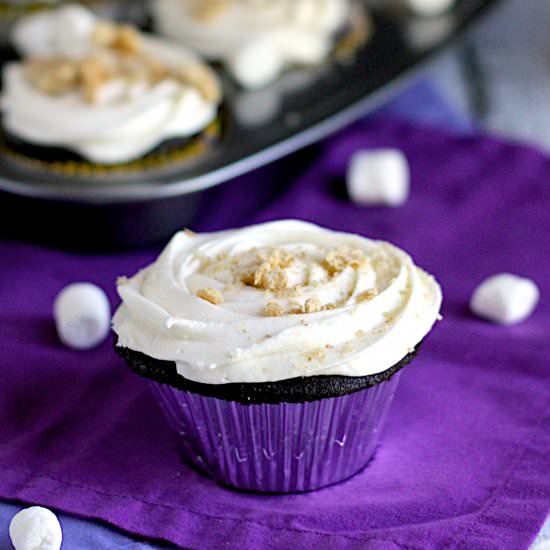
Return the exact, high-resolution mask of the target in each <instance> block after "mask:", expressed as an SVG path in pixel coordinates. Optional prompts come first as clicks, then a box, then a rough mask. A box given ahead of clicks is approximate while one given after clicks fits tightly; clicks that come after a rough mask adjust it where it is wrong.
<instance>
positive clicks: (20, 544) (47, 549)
mask: <svg viewBox="0 0 550 550" xmlns="http://www.w3.org/2000/svg"><path fill="white" fill-rule="evenodd" d="M10 538H11V542H12V544H13V547H14V548H15V550H59V548H61V540H62V538H63V535H62V533H61V525H59V521H58V519H57V517H56V516H55V514H54V513H53V512H52V511H50V510H48V509H47V508H42V507H41V506H31V507H30V508H25V509H24V510H21V511H19V512H17V514H15V516H13V518H12V520H11V523H10Z"/></svg>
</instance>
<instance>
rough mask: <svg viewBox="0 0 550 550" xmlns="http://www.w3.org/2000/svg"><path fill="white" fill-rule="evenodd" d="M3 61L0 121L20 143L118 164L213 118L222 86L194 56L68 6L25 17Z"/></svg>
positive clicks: (192, 131) (195, 131) (191, 132)
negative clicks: (11, 55)
mask: <svg viewBox="0 0 550 550" xmlns="http://www.w3.org/2000/svg"><path fill="white" fill-rule="evenodd" d="M12 41H13V44H14V47H15V49H16V50H17V52H18V53H19V54H20V56H21V57H22V59H21V60H20V61H17V62H11V63H8V64H6V65H5V66H4V72H3V90H2V96H1V98H0V107H1V109H2V113H3V126H4V129H5V131H6V132H7V134H8V135H9V136H12V137H14V138H15V139H16V140H18V141H19V142H23V143H27V144H31V145H33V146H40V147H48V148H50V147H55V148H62V149H65V150H68V151H70V152H73V153H77V154H78V155H80V156H81V157H83V158H84V159H87V160H88V161H90V162H92V163H95V164H100V165H113V164H117V163H125V162H128V161H131V160H133V159H136V158H139V157H141V156H142V155H145V154H147V153H148V152H150V151H151V150H153V149H154V148H155V147H157V146H158V145H159V144H161V143H163V142H165V141H166V140H169V139H172V138H178V139H181V138H187V137H189V136H193V135H196V134H198V133H200V132H201V131H203V130H204V129H205V128H206V127H207V126H208V125H209V124H210V123H211V122H212V121H214V120H215V118H216V116H217V112H218V107H219V104H220V101H221V89H220V85H219V83H218V80H217V78H216V76H215V74H214V73H213V72H212V71H211V69H210V68H209V67H207V66H206V65H204V64H203V63H202V62H201V61H200V60H199V59H198V58H197V57H196V56H195V55H194V54H192V53H190V52H188V51H187V50H185V49H184V48H183V47H181V46H177V45H173V44H171V43H170V42H168V41H166V40H162V39H159V38H156V37H153V36H151V35H147V34H144V33H142V32H140V31H138V30H137V29H136V28H134V27H131V26H129V25H117V24H115V23H111V22H108V21H103V20H100V19H98V18H97V17H96V16H95V15H93V14H92V13H91V12H90V11H88V10H87V9H85V8H84V7H81V6H76V5H71V6H66V7H63V8H60V9H59V10H54V11H50V12H44V13H38V14H35V15H32V16H28V17H26V18H24V19H22V20H21V21H20V22H19V23H18V24H17V25H16V26H15V27H14V29H13V33H12Z"/></svg>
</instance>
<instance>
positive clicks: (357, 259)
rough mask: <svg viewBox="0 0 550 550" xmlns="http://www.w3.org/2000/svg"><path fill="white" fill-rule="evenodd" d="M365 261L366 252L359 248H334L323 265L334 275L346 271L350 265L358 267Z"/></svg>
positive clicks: (354, 267)
mask: <svg viewBox="0 0 550 550" xmlns="http://www.w3.org/2000/svg"><path fill="white" fill-rule="evenodd" d="M365 262H366V257H365V254H364V253H363V251H362V250H359V249H358V248H334V249H332V250H330V251H329V253H328V254H327V255H326V257H325V258H324V259H323V261H322V262H321V266H322V267H323V268H324V269H325V270H326V271H327V272H328V274H329V275H330V276H331V277H332V276H334V275H336V274H337V273H341V272H342V271H344V269H346V267H348V266H349V267H352V268H353V269H358V268H359V267H361V266H362V265H363V264H364V263H365Z"/></svg>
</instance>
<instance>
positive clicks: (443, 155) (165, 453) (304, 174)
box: [0, 121, 550, 550]
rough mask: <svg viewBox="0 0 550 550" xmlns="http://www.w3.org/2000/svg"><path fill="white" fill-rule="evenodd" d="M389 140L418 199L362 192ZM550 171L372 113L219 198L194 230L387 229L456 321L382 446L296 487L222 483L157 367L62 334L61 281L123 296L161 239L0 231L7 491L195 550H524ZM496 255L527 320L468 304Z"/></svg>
mask: <svg viewBox="0 0 550 550" xmlns="http://www.w3.org/2000/svg"><path fill="white" fill-rule="evenodd" d="M381 146H392V147H400V148H401V149H403V150H404V151H405V153H406V154H407V156H408V158H409V160H410V163H411V167H412V177H413V181H412V196H411V199H410V200H409V202H408V203H407V204H406V205H405V206H403V207H402V208H399V209H395V210H390V209H385V208H372V209H366V208H359V207H356V206H353V205H352V204H351V203H349V202H348V201H347V199H346V198H345V194H344V192H343V188H344V174H345V167H346V163H347V160H348V158H349V156H350V154H351V153H352V152H353V151H355V150H357V149H359V148H362V147H381ZM549 173H550V161H549V160H548V159H547V158H545V157H544V156H543V155H541V154H539V153H537V152H536V151H533V150H531V149H528V148H522V147H518V146H512V145H507V144H504V143H502V142H500V141H498V140H495V139H490V138H457V137H449V136H447V135H446V134H444V133H442V132H439V131H436V130H432V129H428V128H418V127H414V126H410V125H407V124H403V123H399V122H391V121H379V122H377V123H374V124H373V123H370V124H365V123H360V124H357V125H355V126H354V127H352V128H350V129H349V130H348V131H346V132H344V133H343V134H340V135H339V136H338V137H336V138H334V139H332V140H329V141H327V142H325V143H323V144H322V145H319V146H316V147H313V148H309V149H307V150H306V151H304V152H302V153H300V154H298V155H296V156H294V157H292V159H291V160H289V161H288V162H284V163H277V164H276V165H274V166H273V167H268V168H266V169H263V170H260V171H257V172H255V173H253V174H250V175H248V176H245V177H242V178H240V179H238V180H236V181H234V182H232V183H229V184H226V185H223V186H220V187H219V188H217V189H213V190H212V191H211V192H210V193H209V194H208V196H207V197H206V200H205V204H204V209H203V211H202V213H201V215H200V223H198V224H197V225H196V226H195V227H194V229H197V230H211V229H220V228H224V227H230V226H238V225H244V224H245V223H246V224H248V223H252V222H259V221H264V220H268V219H273V218H282V217H299V218H302V219H306V220H311V221H315V222H318V223H321V224H323V225H326V226H328V227H331V228H335V229H342V230H347V231H355V232H358V233H362V234H365V235H368V236H369V237H373V238H383V239H388V240H390V241H393V242H395V243H396V244H397V245H399V246H402V247H404V248H405V249H407V250H408V251H410V252H411V253H412V254H413V256H414V257H415V260H416V261H417V262H418V263H419V264H420V265H421V266H423V267H425V268H426V269H428V270H429V271H431V272H432V273H434V274H435V275H436V276H437V278H438V279H439V281H440V282H441V283H442V285H443V287H444V292H445V306H444V311H443V314H444V317H445V319H444V321H443V322H442V323H439V324H438V326H436V328H435V330H434V332H433V334H432V335H431V336H430V337H429V338H428V339H427V341H426V343H425V346H424V347H423V349H422V352H421V353H420V355H419V357H418V359H417V360H416V361H415V362H414V363H413V364H412V365H411V366H409V367H407V368H406V369H405V370H404V372H403V376H402V378H401V382H400V387H399V388H398V391H397V394H396V398H395V402H394V406H393V409H392V411H391V412H390V416H389V419H388V425H387V428H386V430H385V432H384V434H383V438H382V443H381V446H380V449H379V450H378V453H377V455H376V456H375V459H374V460H373V462H372V463H371V464H370V465H369V466H368V467H367V468H366V469H365V470H364V471H363V472H362V473H360V474H359V475H357V476H356V477H354V478H352V479H350V480H349V481H347V482H344V483H342V484H340V485H337V486H334V487H331V488H328V489H324V490H321V491H318V492H315V493H309V494H303V495H289V496H262V495H254V494H246V493H239V492H236V491H232V490H230V489H226V488H223V487H220V486H218V485H216V484H214V483H213V482H211V481H210V480H208V479H207V478H205V477H203V476H202V475H201V474H199V473H197V472H195V471H194V470H192V469H191V468H189V467H188V466H186V465H185V464H183V463H182V462H181V460H180V457H179V455H178V452H177V448H176V442H175V440H174V439H173V438H172V435H171V433H170V431H169V429H168V428H167V426H166V425H165V423H164V419H163V418H162V417H161V416H160V412H159V408H158V406H157V404H156V403H155V401H154V399H153V398H152V396H151V395H150V394H149V390H148V387H147V384H146V382H145V381H143V380H142V379H140V378H139V377H137V376H135V375H132V374H131V373H130V372H128V370H127V369H126V367H125V366H124V365H123V364H122V363H121V361H120V360H119V359H118V358H117V357H116V356H115V355H114V353H113V351H112V349H111V346H112V341H109V342H106V343H105V344H104V345H103V346H101V347H100V348H98V349H97V350H94V351H91V352H73V351H70V350H68V349H65V348H63V347H62V346H61V345H60V344H59V343H58V341H57V338H56V336H55V332H54V328H53V324H52V320H51V313H50V312H51V305H52V301H53V298H54V296H55V294H56V293H57V292H58V291H59V290H60V289H61V288H62V287H63V285H65V284H67V283H69V282H73V281H75V280H89V281H92V282H95V283H98V284H100V285H101V286H103V287H104V288H105V289H106V290H107V292H108V293H109V297H110V298H111V300H112V303H113V305H115V304H116V303H117V302H118V300H117V298H116V296H115V291H114V280H115V277H116V276H118V275H124V274H126V275H130V274H133V273H134V272H135V271H136V270H137V269H138V268H140V267H143V266H144V265H146V264H147V263H148V262H150V261H151V260H152V259H153V258H154V257H155V256H156V254H157V253H158V250H155V251H141V252H128V253H124V254H117V255H101V256H80V255H74V254H68V253H65V252H59V251H53V250H46V249H42V248H37V247H33V246H30V245H22V244H17V243H3V244H0V257H1V258H3V261H2V262H1V264H0V304H1V308H0V331H1V334H2V337H1V340H0V373H1V386H0V388H1V389H0V497H1V498H6V499H13V500H20V501H23V502H29V503H40V504H43V505H47V506H51V507H54V508H57V509H59V510H62V511H66V512H71V513H74V514H78V515H81V516H84V517H89V518H97V519H102V520H105V521H107V522H109V523H110V524H112V525H115V526H117V527H119V528H121V529H124V530H126V531H129V532H131V533H135V534H139V535H143V536H146V537H151V538H155V539H163V540H167V541H171V542H173V543H175V544H178V545H181V546H184V547H187V548H197V549H201V548H205V549H206V548H217V547H220V546H222V545H226V546H229V547H238V548H273V547H277V548H290V547H296V548H350V549H354V548H357V549H363V548H374V549H378V548H407V549H426V548H434V549H435V548H447V547H451V548H468V549H471V548H480V549H485V548H487V549H489V548H495V549H497V548H498V549H499V550H503V549H507V548H510V549H514V550H517V549H521V548H526V547H527V546H528V544H529V542H530V541H531V540H532V539H533V538H534V536H535V535H536V533H537V531H538V530H539V529H540V527H541V525H542V523H543V521H544V519H545V516H546V514H547V512H548V511H549V509H550V476H549V475H548V472H549V471H550V384H549V382H550V370H549V369H550V366H549V363H550V337H549V334H550V302H549V296H550V244H549V243H550V214H549V212H550V186H549V183H548V180H547V175H548V174H549ZM67 230H70V228H67ZM498 271H512V272H515V273H518V274H520V275H524V276H527V277H531V278H533V279H534V280H535V281H536V282H537V284H538V285H539V286H540V288H541V294H542V299H541V304H540V305H539V307H538V309H537V311H536V312H535V314H534V315H533V317H532V318H530V319H529V320H528V321H526V322H525V323H523V324H521V325H518V326H515V327H508V328H506V327H500V326H494V325H491V324H488V323H485V322H483V321H480V320H477V319H475V318H473V317H472V316H471V315H470V314H469V312H468V309H467V303H468V298H469V296H470V293H471V292H472V290H473V289H474V288H475V286H476V285H477V284H478V283H479V282H480V281H481V280H482V279H483V278H484V277H486V276H488V275H490V274H492V273H494V272H498Z"/></svg>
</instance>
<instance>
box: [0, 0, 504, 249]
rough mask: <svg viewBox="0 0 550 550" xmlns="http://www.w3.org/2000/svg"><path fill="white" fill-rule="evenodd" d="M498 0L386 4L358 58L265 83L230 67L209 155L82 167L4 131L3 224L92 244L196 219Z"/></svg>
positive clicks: (0, 164) (368, 102)
mask: <svg viewBox="0 0 550 550" xmlns="http://www.w3.org/2000/svg"><path fill="white" fill-rule="evenodd" d="M496 3H498V0H461V1H460V0H459V2H458V3H457V5H456V7H455V8H454V9H453V10H452V11H451V12H449V13H448V14H446V15H443V16H440V17H436V18H418V17H414V16H411V15H408V14H402V13H396V12H390V11H384V10H375V11H374V13H373V25H374V30H373V33H372V36H371V38H370V40H369V42H368V43H367V44H366V45H364V46H362V47H360V48H358V49H357V50H356V51H355V52H353V54H352V55H350V56H349V57H347V58H345V59H343V60H336V59H330V60H328V61H327V62H326V63H325V64H323V65H322V66H320V67H317V68H314V69H307V70H305V69H303V70H302V69H300V70H292V71H289V72H287V73H286V74H284V75H283V76H282V77H281V78H280V79H279V80H278V81H277V82H275V83H273V84H272V85H270V86H268V87H266V88H264V89H261V90H257V91H246V90H243V89H240V88H239V87H238V86H237V85H236V84H235V83H234V82H233V81H232V80H231V79H230V78H229V77H228V76H227V75H225V74H224V72H223V70H222V69H220V77H221V79H222V83H223V87H224V94H225V97H224V105H223V109H222V111H221V115H220V119H219V120H218V125H217V128H216V129H215V131H214V132H213V134H214V135H215V136H216V137H215V139H212V140H211V141H208V140H206V142H205V143H203V144H202V147H201V150H200V154H192V155H185V154H181V155H180V156H179V157H178V156H177V155H171V157H170V161H169V162H158V163H155V162H151V163H148V164H147V165H146V166H144V165H143V164H140V163H137V164H136V165H135V166H130V167H128V169H123V170H116V169H115V170H101V171H95V170H90V171H88V172H87V171H85V170H84V171H82V170H79V171H75V172H74V173H71V171H67V170H56V167H55V166H48V165H45V164H44V163H43V162H39V161H32V160H30V159H26V158H22V157H21V156H20V155H18V154H16V153H13V152H12V151H10V149H9V148H6V147H5V142H2V140H0V191H1V195H0V231H2V233H3V234H8V235H10V236H14V237H17V238H30V239H32V240H41V241H45V242H47V243H49V244H56V245H66V246H71V245H74V244H78V246H79V247H82V246H87V247H92V248H105V247H127V246H135V245H141V244H144V243H147V242H152V241H156V240H160V239H163V238H165V237H166V236H168V235H169V234H171V233H173V232H174V231H175V230H176V229H177V228H181V227H182V226H183V225H185V224H187V223H190V222H191V221H192V218H193V215H194V213H195V211H196V205H197V200H198V198H199V195H200V193H201V192H202V191H204V190H205V189H207V188H209V187H212V186H214V185H218V184H221V183H222V182H224V181H227V180H229V179H231V178H233V177H236V176H238V175H240V174H243V173H245V172H248V171H250V170H252V169H254V168H257V167H259V166H262V165H264V164H266V163H268V162H271V161H274V160H276V159H278V158H280V157H282V156H284V155H286V154H288V153H291V152H292V151H295V150H297V149H299V148H301V147H303V146H305V145H308V144H310V143H313V142H315V141H317V140H319V139H321V138H323V137H325V136H327V135H328V134H330V133H331V132H334V131H336V130H338V129H339V128H342V127H343V126H345V125H346V124H349V123H350V122H352V121H353V120H355V119H357V118H358V117H360V116H363V115H364V114H366V113H368V112H369V111H370V110H372V109H373V108H375V107H376V106H378V105H380V104H381V103H382V102H383V101H385V100H387V99H388V98H389V97H390V96H391V95H392V94H393V93H394V92H395V91H396V90H397V89H398V88H399V87H400V86H401V85H403V84H404V83H405V82H406V81H407V78H409V77H411V76H412V75H413V74H414V72H415V71H416V70H418V69H420V68H421V67H422V63H423V62H424V61H426V60H427V59H428V58H429V57H430V56H431V55H433V54H434V53H435V52H437V51H439V50H440V49H441V48H442V47H444V46H446V45H448V44H449V43H450V42H452V41H453V40H454V39H455V38H456V37H457V36H458V35H459V34H460V33H461V32H462V31H463V30H464V29H465V28H466V27H468V26H469V25H470V24H471V23H473V22H474V21H476V20H477V19H478V18H479V17H480V16H481V15H483V14H484V13H485V12H486V11H487V9H488V8H489V7H490V6H491V5H493V4H496ZM8 57H9V53H8V52H6V53H5V57H4V58H5V59H7V58H8ZM2 143H4V144H3V145H2ZM8 214H10V215H8ZM13 214H15V215H16V217H15V218H13ZM10 218H13V220H15V221H12V220H10V221H8V219H10ZM129 222H131V223H129ZM38 227H39V228H40V230H39V231H37V230H36V228H38ZM90 227H93V228H94V230H93V231H90ZM136 227H139V228H141V230H137V231H136ZM68 228H70V230H68Z"/></svg>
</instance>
